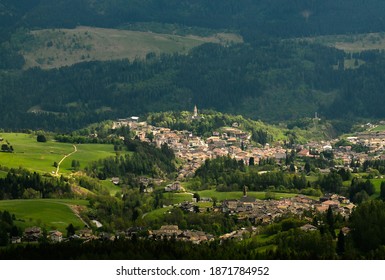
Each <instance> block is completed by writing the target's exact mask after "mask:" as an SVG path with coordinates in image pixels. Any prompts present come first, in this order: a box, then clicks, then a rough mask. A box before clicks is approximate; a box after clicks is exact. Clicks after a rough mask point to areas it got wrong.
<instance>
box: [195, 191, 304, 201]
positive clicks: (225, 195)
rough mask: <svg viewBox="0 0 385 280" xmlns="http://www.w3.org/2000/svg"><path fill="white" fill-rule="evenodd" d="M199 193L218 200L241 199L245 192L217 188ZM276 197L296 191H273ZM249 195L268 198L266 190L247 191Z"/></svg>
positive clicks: (292, 194)
mask: <svg viewBox="0 0 385 280" xmlns="http://www.w3.org/2000/svg"><path fill="white" fill-rule="evenodd" d="M198 194H199V195H200V197H211V198H213V197H216V198H217V200H218V201H223V200H227V199H240V198H241V197H242V196H243V192H241V191H239V192H218V191H216V190H204V191H199V192H198ZM272 194H273V195H274V196H275V198H276V199H280V198H288V197H293V196H296V195H297V194H295V193H277V192H273V193H272ZM247 195H248V196H250V197H254V198H256V199H265V198H266V192H247Z"/></svg>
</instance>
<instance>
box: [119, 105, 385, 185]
mask: <svg viewBox="0 0 385 280" xmlns="http://www.w3.org/2000/svg"><path fill="white" fill-rule="evenodd" d="M191 118H192V120H197V119H200V116H199V114H198V112H197V109H196V108H194V113H193V115H192V117H191ZM121 126H129V127H130V128H131V131H134V132H135V134H136V136H137V137H138V138H139V139H140V140H142V141H147V142H153V143H155V144H156V145H157V146H158V147H160V146H161V145H162V144H164V143H167V144H168V146H169V147H170V148H172V149H173V151H174V152H175V155H176V156H177V157H179V158H181V159H183V162H184V165H183V168H181V169H180V170H179V174H178V180H183V179H184V178H189V177H192V176H193V175H194V173H195V171H196V169H197V168H199V167H200V166H201V165H202V163H203V162H204V161H205V160H206V159H212V158H216V157H221V156H230V157H232V158H235V159H236V160H238V161H239V160H242V161H243V162H244V163H245V165H247V164H249V163H250V159H251V158H252V159H253V162H254V164H258V163H259V161H260V160H261V159H267V158H269V159H275V160H276V161H277V162H282V161H284V160H285V159H286V155H287V153H288V152H291V151H288V150H287V149H285V148H283V147H282V146H280V145H274V146H270V145H269V144H266V145H265V146H264V147H255V146H252V145H250V138H251V134H250V133H248V132H245V131H242V130H241V129H240V128H239V125H238V123H234V124H232V126H231V127H223V128H222V129H221V130H220V132H219V131H213V132H212V136H211V137H208V138H206V139H203V138H201V137H198V136H195V135H192V133H191V132H189V131H177V130H171V129H169V128H164V127H155V126H151V125H148V124H147V123H146V122H139V118H138V117H131V118H129V119H120V120H118V121H116V122H114V124H113V128H118V127H121ZM368 127H369V128H370V126H368ZM149 135H151V137H150V138H149ZM338 140H339V139H335V140H332V141H326V142H324V141H320V142H316V141H312V142H309V143H307V144H305V145H299V146H298V147H297V148H296V152H297V156H298V157H309V156H311V157H318V155H319V154H320V153H321V152H325V151H332V152H333V154H334V158H335V159H336V160H339V161H340V162H341V164H342V165H343V166H345V167H351V166H350V164H351V162H352V161H354V162H361V163H362V162H364V161H365V160H368V159H373V158H374V159H385V154H384V152H385V132H371V131H369V130H367V131H365V132H362V133H358V134H357V135H356V136H351V137H347V139H346V140H348V141H349V142H351V143H352V144H353V145H354V144H360V145H362V146H365V147H368V148H369V151H370V152H369V153H366V152H355V151H353V150H352V146H341V147H335V144H336V143H337V141H338Z"/></svg>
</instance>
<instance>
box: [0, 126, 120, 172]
mask: <svg viewBox="0 0 385 280" xmlns="http://www.w3.org/2000/svg"><path fill="white" fill-rule="evenodd" d="M0 137H1V138H3V139H4V140H3V142H5V141H8V142H9V143H10V145H11V146H12V147H13V149H14V152H13V153H0V165H1V166H6V167H9V168H18V167H24V168H26V169H29V170H33V171H37V172H41V173H51V172H53V171H56V168H55V167H54V166H53V164H54V162H57V163H59V162H60V160H61V159H62V158H63V157H64V156H65V155H67V154H70V153H72V152H73V151H74V147H73V145H72V144H70V143H59V142H56V141H53V140H49V139H48V141H47V142H44V143H41V142H37V141H36V135H33V134H24V133H0ZM76 147H77V152H76V153H74V154H72V155H71V156H69V157H67V158H66V159H65V160H64V161H63V162H62V164H61V165H60V171H59V174H63V173H64V174H68V173H71V172H72V169H71V163H72V160H77V161H79V163H80V169H82V168H84V167H85V166H86V165H87V164H88V163H90V162H92V161H95V160H98V159H102V158H106V157H109V156H114V155H115V152H114V149H113V146H112V145H108V144H77V145H76ZM0 176H1V174H0Z"/></svg>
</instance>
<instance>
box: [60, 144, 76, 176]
mask: <svg viewBox="0 0 385 280" xmlns="http://www.w3.org/2000/svg"><path fill="white" fill-rule="evenodd" d="M73 147H74V151H73V152H72V153H69V154H67V155H65V156H64V157H63V158H62V159H61V160H60V161H59V163H58V164H57V167H56V172H55V175H57V176H58V175H59V170H60V164H61V163H62V162H63V160H65V159H66V158H67V157H69V156H71V155H73V154H74V153H76V152H77V151H78V148H77V147H76V146H75V145H73Z"/></svg>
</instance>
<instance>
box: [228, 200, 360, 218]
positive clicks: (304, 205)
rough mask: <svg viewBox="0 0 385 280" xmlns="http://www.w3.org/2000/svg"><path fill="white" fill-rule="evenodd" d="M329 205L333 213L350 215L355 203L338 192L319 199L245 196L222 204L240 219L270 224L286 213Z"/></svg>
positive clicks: (319, 210) (296, 213)
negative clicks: (260, 198) (275, 198)
mask: <svg viewBox="0 0 385 280" xmlns="http://www.w3.org/2000/svg"><path fill="white" fill-rule="evenodd" d="M329 207H331V209H332V210H333V213H335V214H340V215H341V216H343V217H349V215H350V214H351V212H352V210H353V208H354V207H355V205H354V204H353V203H351V202H350V201H349V199H347V198H345V197H343V196H340V195H336V194H332V195H326V196H324V197H321V198H320V200H318V201H317V200H314V199H311V198H309V197H306V196H303V195H297V196H295V197H292V198H282V199H279V200H256V199H254V198H252V197H248V196H244V197H242V198H241V199H239V200H224V201H223V202H222V205H221V209H222V212H223V213H228V214H236V215H237V217H238V219H241V220H242V219H248V220H249V221H250V222H252V223H253V224H255V225H261V224H262V225H263V224H270V223H272V222H273V221H274V220H275V219H276V218H280V217H282V216H285V215H286V214H293V215H296V216H299V217H304V212H309V211H311V212H313V213H314V212H320V213H323V212H325V211H327V210H328V209H329Z"/></svg>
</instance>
